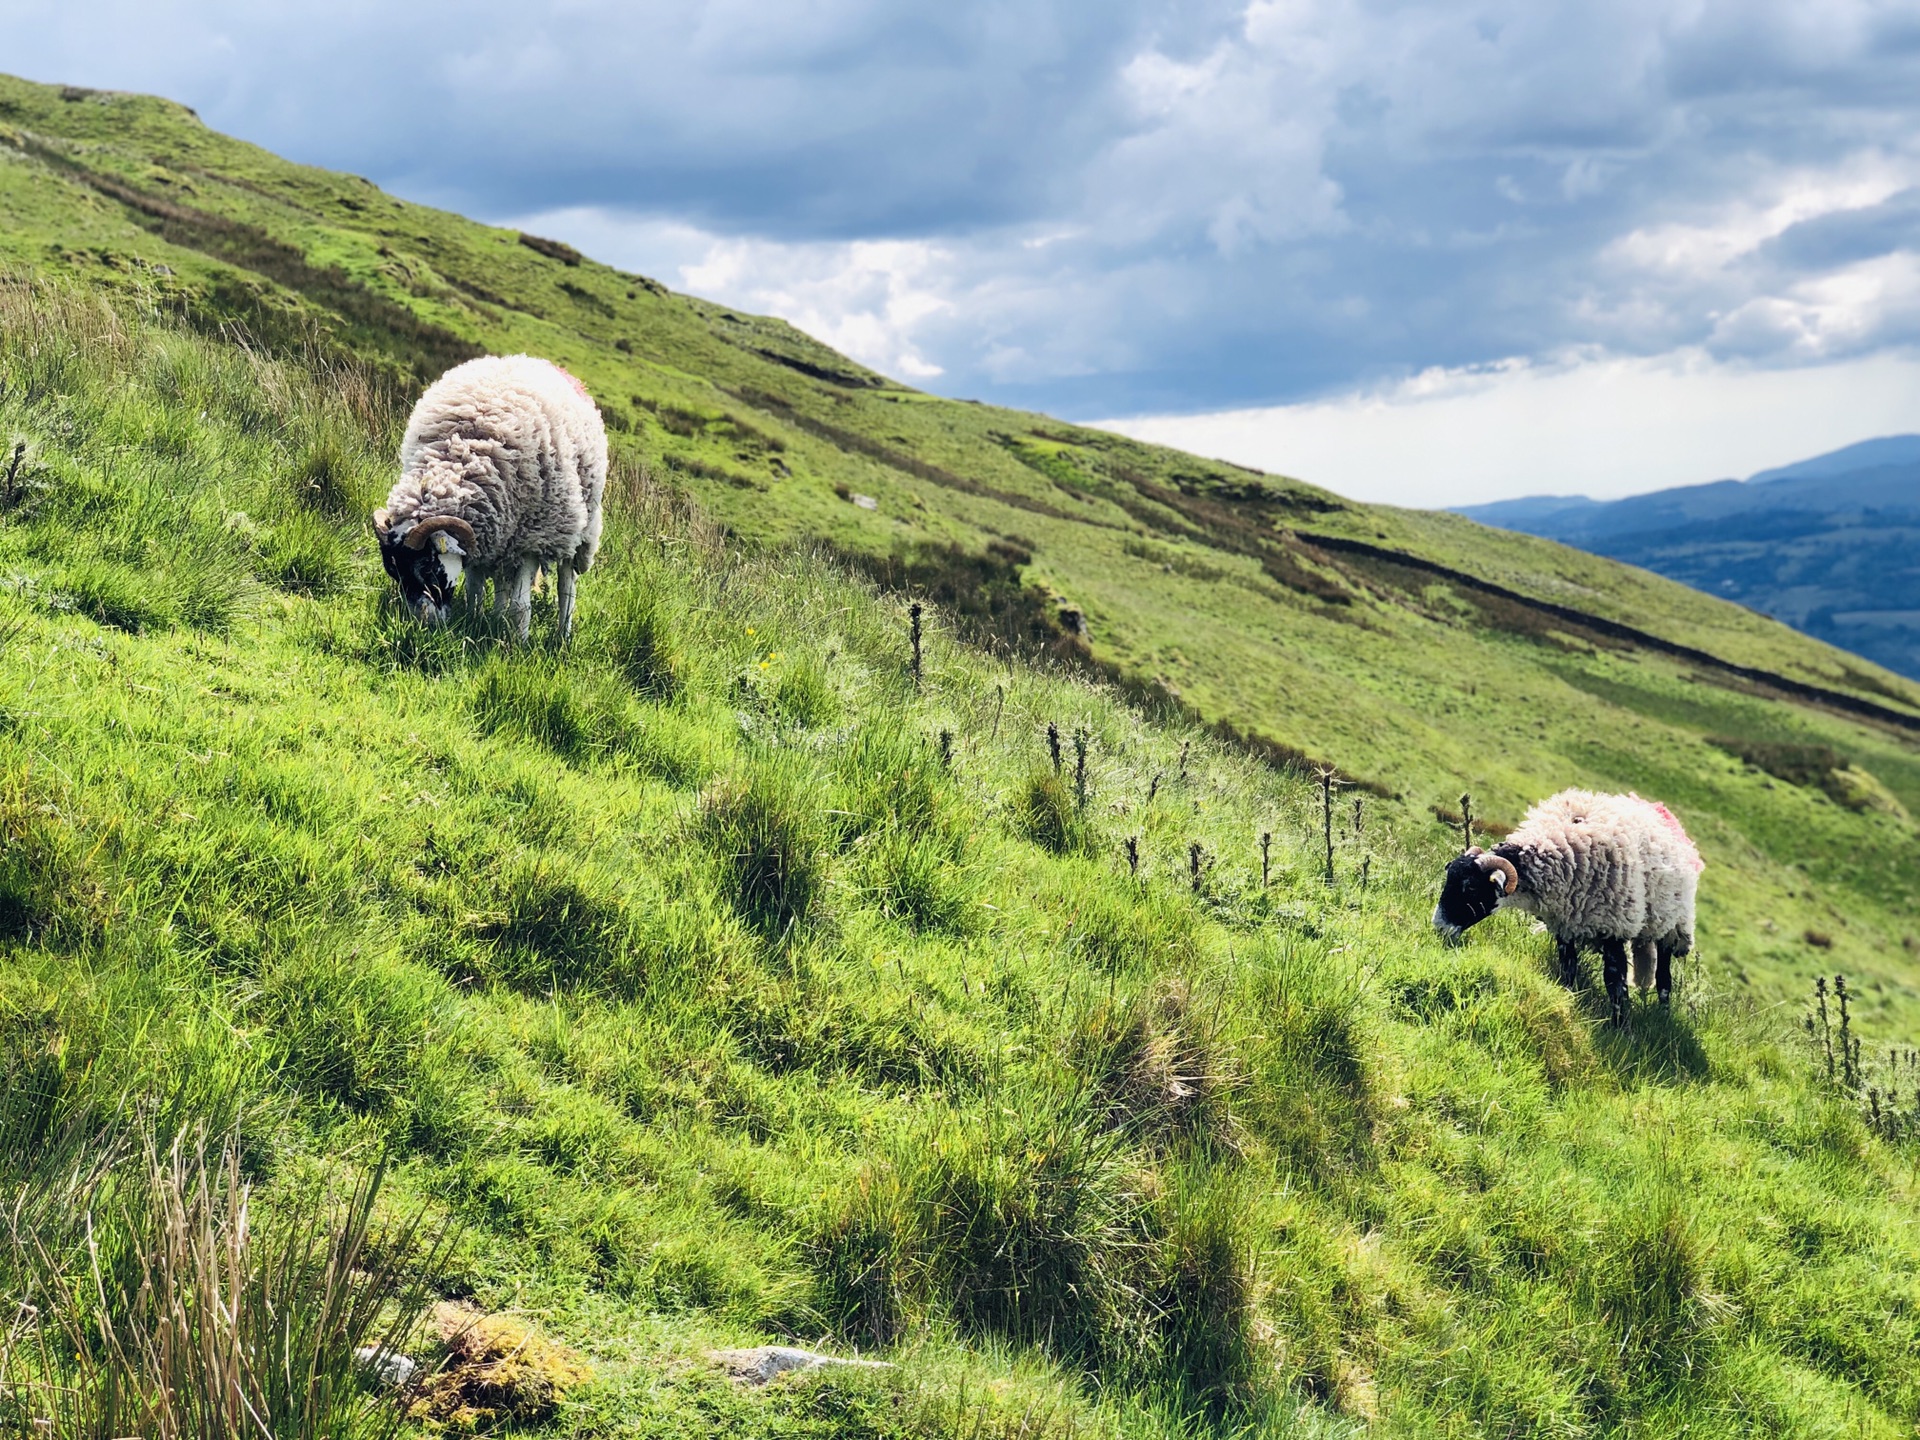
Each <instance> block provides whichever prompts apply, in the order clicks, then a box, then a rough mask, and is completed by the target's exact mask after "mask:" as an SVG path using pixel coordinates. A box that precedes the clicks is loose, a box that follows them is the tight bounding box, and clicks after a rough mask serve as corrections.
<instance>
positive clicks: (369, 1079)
mask: <svg viewBox="0 0 1920 1440" xmlns="http://www.w3.org/2000/svg"><path fill="white" fill-rule="evenodd" d="M442 995H443V991H442V987H441V984H440V982H439V981H438V980H437V979H436V977H434V976H433V975H432V974H431V973H429V972H426V971H421V970H417V969H415V968H413V967H411V966H409V965H408V964H407V963H406V962H404V961H399V960H393V959H388V958H384V957H375V956H367V955H363V954H361V953H359V952H357V951H354V950H348V949H335V948H332V947H330V946H327V945H325V944H324V942H322V943H321V944H318V945H316V946H314V947H313V948H311V949H308V950H305V951H303V952H301V953H298V954H295V955H292V956H289V957H288V958H286V959H285V960H282V961H281V962H280V963H279V964H278V965H276V966H275V967H274V968H273V969H271V970H270V971H268V973H267V975H266V976H265V978H264V979H263V981H262V983H261V990H260V1005H261V1012H262V1013H261V1018H262V1020H263V1021H264V1022H265V1024H266V1026H267V1027H268V1033H270V1034H271V1035H272V1037H273V1046H274V1048H275V1050H277V1051H278V1053H279V1055H280V1056H281V1062H280V1063H281V1068H282V1070H283V1072H284V1073H285V1074H286V1076H287V1077H288V1079H289V1080H290V1081H291V1082H292V1084H293V1085H294V1086H295V1087H297V1088H298V1089H299V1090H301V1091H303V1092H306V1093H307V1094H309V1095H311V1096H314V1097H324V1098H325V1099H328V1100H332V1101H335V1102H337V1103H339V1104H341V1105H344V1106H346V1107H347V1108H348V1109H350V1110H356V1111H361V1112H365V1113H380V1112H383V1111H385V1110H387V1109H388V1108H389V1107H391V1106H392V1105H393V1104H395V1103H396V1102H397V1101H399V1100H401V1099H402V1098H403V1097H405V1096H406V1095H407V1094H408V1092H409V1091H410V1090H411V1088H412V1087H413V1085H414V1083H415V1081H416V1079H417V1078H418V1076H417V1070H418V1066H419V1063H420V1058H421V1054H422V1051H423V1048H424V1047H425V1045H426V1042H427V1038H428V1033H429V1030H430V1028H431V1026H432V1025H433V1022H434V1020H435V1018H436V1016H437V1014H438V1013H439V1011H440V1010H441V1009H442V1007H443V1004H444V1001H443V999H442Z"/></svg>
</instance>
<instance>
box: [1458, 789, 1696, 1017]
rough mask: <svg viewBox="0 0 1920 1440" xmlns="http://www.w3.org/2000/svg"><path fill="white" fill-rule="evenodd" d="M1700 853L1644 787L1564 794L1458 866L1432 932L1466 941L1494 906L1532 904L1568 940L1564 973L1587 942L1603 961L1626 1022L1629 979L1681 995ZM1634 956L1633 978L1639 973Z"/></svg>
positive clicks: (1567, 977)
mask: <svg viewBox="0 0 1920 1440" xmlns="http://www.w3.org/2000/svg"><path fill="white" fill-rule="evenodd" d="M1703 868H1705V867H1704V864H1703V862H1702V861H1701V859H1700V852H1699V851H1698V850H1696V849H1695V848H1694V844H1693V841H1692V840H1690V839H1688V838H1687V832H1686V830H1685V828H1684V827H1683V826H1682V825H1681V824H1680V821H1679V820H1678V819H1677V818H1676V817H1675V816H1674V814H1673V812H1672V811H1671V810H1669V809H1667V807H1666V806H1664V805H1662V804H1660V803H1659V802H1658V801H1654V800H1643V799H1641V798H1640V797H1639V796H1638V795H1631V794H1629V795H1602V794H1596V793H1594V792H1593V791H1590V790H1562V791H1561V792H1560V793H1559V794H1558V795H1553V796H1550V797H1548V798H1547V799H1545V800H1542V801H1541V802H1540V803H1539V804H1538V805H1535V806H1534V807H1533V808H1532V809H1531V810H1529V811H1528V812H1527V814H1526V818H1525V819H1523V820H1522V821H1521V822H1520V827H1519V828H1518V829H1517V830H1515V831H1514V832H1513V833H1512V834H1510V835H1509V836H1507V838H1506V839H1505V840H1503V841H1501V842H1500V843H1499V844H1498V845H1495V846H1494V847H1493V848H1492V849H1491V850H1482V849H1480V848H1479V847H1478V846H1474V847H1473V848H1471V849H1469V850H1467V851H1466V852H1465V853H1464V854H1462V855H1461V856H1460V857H1459V858H1458V859H1456V860H1454V861H1453V863H1451V864H1450V865H1448V866H1447V873H1446V879H1445V880H1444V881H1443V882H1442V885H1441V890H1440V903H1439V904H1438V905H1436V906H1435V907H1434V911H1433V928H1434V929H1436V930H1438V931H1439V932H1440V933H1441V934H1442V935H1443V936H1445V937H1446V938H1448V939H1450V940H1451V939H1457V938H1458V937H1459V936H1460V934H1461V933H1462V932H1463V931H1465V930H1466V929H1467V928H1468V927H1469V926H1471V925H1475V924H1478V923H1479V922H1480V921H1482V920H1484V919H1486V917H1487V916H1489V915H1491V914H1492V913H1493V912H1494V911H1495V910H1508V909H1511V910H1523V911H1525V912H1526V913H1527V914H1529V915H1532V916H1534V917H1535V918H1537V919H1539V920H1540V921H1541V922H1542V923H1543V924H1545V925H1546V927H1547V929H1548V931H1550V932H1551V933H1552V935H1553V937H1554V939H1555V940H1556V941H1557V942H1558V943H1559V947H1560V978H1561V979H1562V980H1563V981H1565V982H1566V983H1567V984H1568V985H1574V984H1577V983H1578V981H1579V978H1580V970H1579V965H1580V947H1581V946H1583V945H1590V946H1597V947H1598V948H1599V950H1600V953H1601V956H1602V958H1603V961H1604V968H1605V976H1606V985H1607V999H1608V1001H1609V1003H1610V1005H1611V1008H1612V1013H1613V1023H1614V1024H1616V1025H1624V1024H1625V1023H1626V1020H1627V999H1628V996H1627V985H1628V982H1629V978H1631V981H1632V983H1633V984H1635V985H1637V986H1640V987H1642V988H1644V987H1645V986H1646V985H1647V984H1649V983H1650V982H1651V983H1652V984H1654V985H1655V986H1656V987H1657V988H1658V991H1659V995H1660V1003H1661V1004H1663V1005H1664V1004H1667V1003H1668V1002H1669V1001H1670V999H1671V998H1672V995H1673V957H1674V956H1676V955H1685V954H1687V953H1688V952H1689V951H1690V950H1692V949H1693V910H1694V894H1695V891H1696V890H1697V889H1698V888H1699V883H1700V871H1701V870H1702V869H1703ZM1629 952H1631V961H1632V964H1631V977H1630V976H1629Z"/></svg>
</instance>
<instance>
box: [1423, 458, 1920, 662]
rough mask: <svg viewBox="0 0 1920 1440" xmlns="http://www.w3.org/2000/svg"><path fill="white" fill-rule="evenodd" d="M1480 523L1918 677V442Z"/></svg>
mask: <svg viewBox="0 0 1920 1440" xmlns="http://www.w3.org/2000/svg"><path fill="white" fill-rule="evenodd" d="M1459 513H1460V514H1462V515H1466V516H1468V517H1469V518H1471V519H1474V520H1478V521H1480V522H1481V523H1483V524H1487V525H1497V526H1499V527H1501V528H1502V529H1505V530H1518V531H1521V532H1523V533H1525V534H1528V535H1542V536H1545V537H1547V538H1548V539H1551V540H1559V541H1562V542H1563V543H1565V544H1568V545H1575V546H1578V547H1579V548H1580V549H1582V550H1588V551H1591V552H1592V553H1594V554H1596V555H1605V556H1607V557H1609V558H1610V559H1615V560H1625V561H1627V562H1628V563H1630V564H1633V565H1639V566H1643V567H1644V568H1646V569H1648V570H1652V571H1655V572H1656V573H1658V574H1661V575H1666V576H1668V577H1670V578H1672V579H1675V580H1679V581H1682V582H1684V583H1685V584H1688V585H1691V586H1693V587H1694V588H1695V589H1697V590H1704V591H1706V592H1707V593H1709V594H1712V595H1718V596H1720V597H1721V598H1723V599H1727V600H1735V601H1738V602H1739V603H1741V604H1743V605H1746V606H1749V607H1750V608H1752V609H1755V610H1758V611H1761V612H1762V613H1764V614H1767V615H1771V616H1773V617H1774V618H1776V619H1779V620H1783V621H1785V622H1786V623H1787V624H1789V625H1792V626H1793V627H1795V628H1796V629H1798V630H1802V631H1805V632H1806V633H1807V634H1809V635H1813V636H1815V637H1817V638H1819V639H1821V640H1825V641H1828V642H1829V643H1831V644H1834V645H1838V646H1841V647H1842V648H1843V649H1847V650H1851V651H1853V652H1854V653H1855V654H1857V655H1864V656H1866V657H1867V658H1868V659H1870V660H1875V661H1878V662H1879V663H1880V664H1882V665H1885V666H1887V667H1888V668H1889V669H1892V670H1898V671H1900V672H1901V673H1902V674H1905V675H1911V676H1915V677H1920V435H1889V436H1886V437H1883V438H1881V439H1878V440H1865V441H1862V442H1861V443H1860V444H1858V445H1849V446H1847V447H1846V448H1845V449H1841V450H1835V451H1832V452H1830V453H1828V454H1825V455H1816V456H1814V457H1813V458H1812V459H1810V460H1802V461H1800V462H1798V463H1797V464H1793V465H1782V466H1780V467H1778V468H1777V469H1773V470H1762V471H1761V472H1760V473H1759V474H1757V475H1752V476H1749V477H1748V478H1747V479H1745V480H1716V481H1713V482H1711V483H1710V484H1705V485H1685V486H1680V487H1677V488H1675V489H1671V490H1656V491H1654V492H1652V493H1651V494H1647V495H1634V496H1631V497H1629V498H1627V499H1625V500H1608V501H1601V500H1590V499H1588V498H1586V497H1585V496H1580V495H1571V496H1569V495H1536V496H1528V497H1526V498H1524V499H1520V500H1500V501H1495V502H1494V503H1493V504H1490V505H1473V506H1466V507H1462V508H1461V509H1460V512H1459Z"/></svg>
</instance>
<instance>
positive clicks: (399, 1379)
mask: <svg viewBox="0 0 1920 1440" xmlns="http://www.w3.org/2000/svg"><path fill="white" fill-rule="evenodd" d="M353 1358H354V1360H355V1361H357V1362H358V1363H359V1364H360V1365H362V1366H364V1367H365V1368H366V1369H367V1370H368V1371H369V1372H371V1374H372V1375H373V1378H374V1379H375V1380H377V1381H379V1382H380V1383H381V1384H382V1385H384V1386H386V1387H387V1388H388V1389H389V1390H403V1389H405V1388H406V1386H407V1385H408V1383H409V1382H411V1381H412V1379H413V1377H414V1376H415V1375H417V1374H418V1373H419V1372H420V1362H419V1361H417V1360H415V1359H414V1358H413V1357H412V1356H411V1355H402V1354H400V1353H399V1352H398V1351H397V1350H387V1349H384V1348H382V1347H381V1346H378V1345H362V1346H361V1347H360V1348H359V1349H357V1350H355V1351H354V1352H353Z"/></svg>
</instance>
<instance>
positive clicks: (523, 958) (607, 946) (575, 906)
mask: <svg viewBox="0 0 1920 1440" xmlns="http://www.w3.org/2000/svg"><path fill="white" fill-rule="evenodd" d="M489 889H490V891H491V893H490V894H489V895H488V896H487V902H488V903H487V905H486V908H485V909H484V910H482V911H481V912H480V913H479V914H478V915H477V916H476V917H475V918H474V919H473V920H472V921H471V922H470V929H471V932H472V933H473V934H474V935H475V936H476V937H478V938H479V939H481V940H484V941H486V942H487V944H488V946H489V948H490V949H491V951H492V956H493V958H492V961H491V963H490V966H489V969H490V970H491V971H492V973H493V974H494V975H496V976H497V977H498V978H500V979H503V980H505V981H506V982H507V983H509V984H511V985H513V986H515V987H516V988H519V989H527V990H533V991H535V992H536V993H544V992H547V991H550V990H552V989H553V988H554V987H555V986H560V985H580V984H586V985H599V986H604V987H607V988H610V989H614V990H619V989H622V988H625V987H627V986H630V985H631V984H632V982H633V980H634V978H635V977H634V976H633V975H632V974H631V973H630V972H631V968H632V963H633V962H634V961H635V960H636V959H638V957H637V956H636V955H635V954H634V953H633V951H632V948H631V946H630V943H629V942H630V940H631V937H632V928H633V927H632V925H631V923H630V922H629V920H628V917H627V914H626V911H625V908H624V906H623V905H622V904H621V902H620V898H619V896H618V895H617V894H616V893H615V892H614V890H613V887H612V886H611V884H610V883H608V881H607V880H606V879H605V878H603V877H601V876H599V875H597V874H596V873H594V872H593V871H592V870H591V869H589V868H588V867H586V866H584V865H580V864H568V863H566V862H565V861H563V860H561V859H559V858H558V857H554V856H531V857H522V858H519V859H517V860H515V861H513V862H512V863H511V864H510V865H509V866H508V867H507V869H506V873H505V874H504V875H501V876H499V877H498V878H497V879H496V880H495V881H494V882H493V884H492V886H490V887H489Z"/></svg>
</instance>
